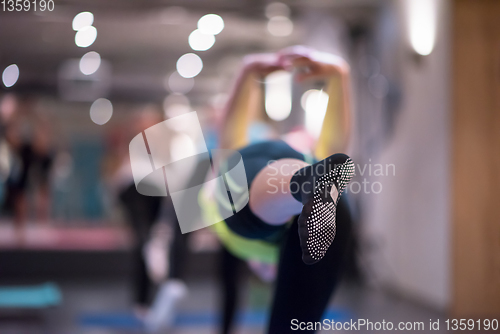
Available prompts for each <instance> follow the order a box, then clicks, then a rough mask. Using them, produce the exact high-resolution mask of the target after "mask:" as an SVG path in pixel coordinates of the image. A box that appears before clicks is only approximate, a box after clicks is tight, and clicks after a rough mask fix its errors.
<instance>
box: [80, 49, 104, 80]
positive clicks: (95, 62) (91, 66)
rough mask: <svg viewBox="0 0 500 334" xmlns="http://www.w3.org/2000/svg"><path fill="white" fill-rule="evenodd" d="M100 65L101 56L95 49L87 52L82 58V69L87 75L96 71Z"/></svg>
mask: <svg viewBox="0 0 500 334" xmlns="http://www.w3.org/2000/svg"><path fill="white" fill-rule="evenodd" d="M99 66H101V56H100V55H99V54H98V53H97V52H95V51H90V52H87V53H86V54H84V55H83V56H82V59H80V71H81V72H82V73H83V74H85V75H91V74H93V73H95V72H96V71H97V70H98V69H99Z"/></svg>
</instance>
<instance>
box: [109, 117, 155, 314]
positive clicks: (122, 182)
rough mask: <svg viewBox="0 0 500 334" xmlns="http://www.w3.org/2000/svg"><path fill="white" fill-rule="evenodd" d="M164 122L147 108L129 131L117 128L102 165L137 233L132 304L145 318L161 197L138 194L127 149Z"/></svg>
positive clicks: (113, 190)
mask: <svg viewBox="0 0 500 334" xmlns="http://www.w3.org/2000/svg"><path fill="white" fill-rule="evenodd" d="M161 121H162V117H161V114H160V113H159V112H157V110H156V109H154V108H145V109H141V110H139V111H137V112H135V113H134V114H133V115H132V116H131V120H130V122H128V123H127V124H130V127H129V128H124V127H116V128H115V129H112V130H111V131H110V133H109V135H108V140H107V150H106V154H105V158H104V161H103V178H104V180H105V181H104V182H105V184H106V187H107V189H108V191H109V192H110V194H111V196H112V197H113V198H115V199H116V200H117V202H118V203H119V204H121V208H122V210H123V212H124V213H125V218H126V220H127V221H128V223H129V224H130V227H131V228H132V231H133V233H134V238H135V243H134V247H133V251H132V253H133V271H134V273H133V302H134V311H135V312H136V314H137V315H138V316H139V317H144V315H145V314H146V313H147V311H148V309H149V306H150V302H151V301H150V298H151V294H152V288H153V284H152V281H151V279H150V277H149V275H148V270H147V266H146V260H145V258H144V246H145V245H146V243H147V241H148V240H149V237H150V232H151V228H152V226H153V224H154V223H155V222H156V220H157V219H158V217H159V214H160V209H161V202H162V198H161V197H153V196H144V195H141V194H140V193H139V192H137V190H136V187H135V183H134V178H133V175H132V169H131V166H130V158H129V154H128V145H129V143H130V140H131V139H132V138H133V137H134V136H135V135H136V134H138V133H141V132H142V131H144V130H145V129H147V128H149V127H150V126H153V125H155V124H157V123H159V122H161Z"/></svg>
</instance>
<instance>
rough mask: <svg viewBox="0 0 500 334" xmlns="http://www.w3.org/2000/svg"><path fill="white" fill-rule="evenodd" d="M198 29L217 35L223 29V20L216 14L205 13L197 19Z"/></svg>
mask: <svg viewBox="0 0 500 334" xmlns="http://www.w3.org/2000/svg"><path fill="white" fill-rule="evenodd" d="M198 29H199V30H200V31H201V32H203V33H204V34H208V35H217V34H219V33H220V32H221V31H222V30H223V29H224V20H223V19H222V17H220V16H219V15H217V14H207V15H204V16H202V17H201V18H200V19H199V20H198Z"/></svg>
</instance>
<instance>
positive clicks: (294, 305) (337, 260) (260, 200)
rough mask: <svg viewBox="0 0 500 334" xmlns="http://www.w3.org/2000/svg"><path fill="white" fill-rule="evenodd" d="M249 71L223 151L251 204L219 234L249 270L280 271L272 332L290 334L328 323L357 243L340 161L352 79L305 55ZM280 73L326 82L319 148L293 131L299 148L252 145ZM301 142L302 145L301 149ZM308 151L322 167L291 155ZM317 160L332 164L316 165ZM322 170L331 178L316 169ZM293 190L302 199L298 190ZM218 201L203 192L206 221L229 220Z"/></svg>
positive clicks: (284, 56) (290, 52)
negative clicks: (267, 81) (240, 167)
mask: <svg viewBox="0 0 500 334" xmlns="http://www.w3.org/2000/svg"><path fill="white" fill-rule="evenodd" d="M244 62H245V66H244V67H243V69H242V70H241V73H240V75H239V77H238V79H237V82H236V84H235V87H234V90H233V93H232V94H231V96H230V98H229V101H228V103H227V106H226V110H225V111H226V114H225V117H224V121H223V124H222V131H221V146H222V148H230V149H239V153H240V154H241V157H242V159H243V162H244V166H245V171H246V174H247V183H248V184H247V186H248V189H249V190H250V191H249V193H250V200H249V202H248V204H247V205H246V206H245V207H244V208H243V209H241V210H240V211H239V212H237V213H236V214H235V215H234V216H231V217H229V218H227V219H225V221H222V222H220V223H218V224H215V225H214V229H215V231H216V232H217V234H218V236H219V238H220V240H221V242H222V244H223V245H224V247H226V248H227V250H228V251H229V252H230V253H232V254H233V255H234V256H235V257H237V258H240V259H242V260H244V261H247V262H250V263H251V266H250V267H251V268H252V269H253V270H254V271H256V272H258V273H259V272H260V276H262V277H267V278H268V279H270V278H269V276H272V272H273V271H272V270H270V266H272V265H275V264H276V265H277V266H278V270H277V277H276V286H275V292H274V300H273V305H272V308H271V315H270V322H269V326H268V330H267V332H268V333H270V334H275V333H280V334H282V333H289V332H292V330H291V326H290V324H291V320H292V319H300V321H301V322H302V321H303V322H316V321H320V320H321V317H322V315H323V313H324V311H325V309H326V307H327V305H328V301H329V299H330V296H331V295H332V293H333V291H334V289H335V287H336V286H337V283H338V281H339V278H340V274H341V272H342V267H343V262H344V255H345V253H346V248H347V246H348V244H349V241H350V238H351V216H350V212H349V209H348V207H347V203H346V199H345V197H342V198H340V194H341V193H342V191H343V189H344V188H345V187H346V186H347V183H348V182H349V181H350V178H351V177H352V175H353V164H352V161H351V160H350V158H348V157H347V156H346V155H344V154H334V153H336V152H346V150H347V145H348V140H349V133H350V117H351V116H350V113H351V110H350V103H349V98H350V96H349V76H350V71H349V66H348V64H347V63H346V62H345V61H344V60H343V59H341V58H340V57H336V56H333V55H330V54H324V53H320V52H318V51H315V50H312V49H309V48H305V47H292V48H288V49H285V50H282V51H280V52H278V53H276V54H259V55H250V56H247V57H246V58H245V61H244ZM278 70H286V71H290V72H294V73H295V75H294V78H295V80H296V81H297V82H304V81H307V80H325V81H326V84H327V86H326V92H327V93H328V94H329V96H331V97H334V98H330V100H329V104H328V107H327V113H326V116H325V119H324V123H323V128H322V131H321V133H320V134H319V136H318V138H319V139H318V140H317V141H315V142H312V141H308V140H304V138H309V136H308V135H307V134H304V133H302V134H301V133H300V131H297V129H295V131H294V132H295V133H294V135H293V136H285V137H284V138H287V139H289V140H295V142H291V143H290V144H288V143H286V142H285V141H282V140H276V139H274V138H273V137H274V136H272V138H270V139H274V140H270V139H268V140H264V141H262V140H261V141H260V142H259V143H256V144H252V143H251V141H250V139H249V137H250V136H249V129H250V128H251V127H250V125H251V122H252V120H253V119H255V118H257V117H258V116H259V113H262V106H261V101H262V96H261V82H262V81H263V79H264V77H265V76H267V75H268V74H270V73H272V72H274V71H278ZM332 129H335V131H332ZM302 132H303V131H302ZM297 138H302V139H298V141H299V142H297ZM304 142H306V143H307V142H311V143H312V144H313V146H312V147H309V149H310V152H313V153H314V155H315V157H310V156H308V154H307V153H310V152H305V153H301V152H298V151H296V150H295V149H294V148H292V146H293V147H300V146H302V147H303V146H304ZM332 154H333V155H332ZM316 158H323V159H325V158H326V159H325V160H323V161H320V162H316V161H317V160H316ZM235 159H236V160H238V157H237V156H236V155H233V156H232V157H229V158H228V160H227V164H226V165H228V166H227V167H226V168H227V170H229V166H230V165H231V164H232V163H234V161H232V160H235ZM315 162H316V163H315ZM236 163H237V161H236ZM311 163H312V164H313V165H311ZM320 166H323V168H317V167H320ZM320 170H322V171H320ZM225 171H226V170H224V171H223V172H225ZM226 177H227V175H226ZM273 178H274V180H275V181H279V182H277V183H276V184H281V185H283V184H284V185H285V187H284V188H282V189H281V192H280V191H278V192H276V191H275V188H274V186H272V185H271V183H270V181H271V180H273ZM233 181H234V180H233ZM228 182H229V181H228ZM316 182H318V183H316ZM292 183H296V184H297V185H298V186H299V187H298V188H299V189H298V190H297V189H296V190H292V186H291V185H292ZM276 188H277V187H276ZM218 191H224V190H221V189H212V190H210V189H204V190H203V192H204V193H205V194H204V195H205V196H202V198H204V202H202V207H203V208H204V210H205V213H206V214H207V215H214V214H215V215H217V214H218V212H222V211H221V210H223V203H221V201H218V200H217V198H216V197H218V196H214V195H215V194H216V193H217V192H218ZM219 198H220V196H219ZM233 200H234V198H233ZM218 220H222V219H218ZM297 232H298V233H297ZM335 235H336V239H335V241H334V242H333V243H332V241H333V238H334V237H335ZM330 245H331V247H330ZM225 262H226V274H225V276H226V283H228V285H227V286H226V289H227V291H226V296H228V295H229V294H230V293H231V292H230V291H229V290H231V289H232V290H235V289H236V288H237V287H235V284H237V282H236V283H235V281H234V277H236V276H235V275H236V273H235V270H236V269H235V268H236V267H237V266H236V265H234V261H225ZM231 268H232V269H231ZM230 270H233V272H232V273H231V272H229V271H230ZM227 277H228V278H227ZM231 281H232V283H231ZM225 304H226V305H225V306H224V309H225V314H226V319H225V320H224V328H223V333H229V332H230V330H231V328H230V327H231V323H232V319H231V318H232V317H234V307H235V306H236V301H235V300H234V299H233V300H231V299H230V298H226V300H225ZM231 308H233V309H232V310H231ZM306 332H310V333H313V332H314V330H310V331H306Z"/></svg>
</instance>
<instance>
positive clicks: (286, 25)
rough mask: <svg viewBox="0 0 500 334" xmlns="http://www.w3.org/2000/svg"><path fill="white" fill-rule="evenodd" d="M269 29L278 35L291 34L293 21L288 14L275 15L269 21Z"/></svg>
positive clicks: (272, 33)
mask: <svg viewBox="0 0 500 334" xmlns="http://www.w3.org/2000/svg"><path fill="white" fill-rule="evenodd" d="M267 30H268V31H269V33H270V34H271V35H273V36H276V37H285V36H289V35H290V34H291V33H292V32H293V22H292V21H291V20H290V19H289V18H288V17H286V16H273V17H271V18H270V19H269V22H267Z"/></svg>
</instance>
